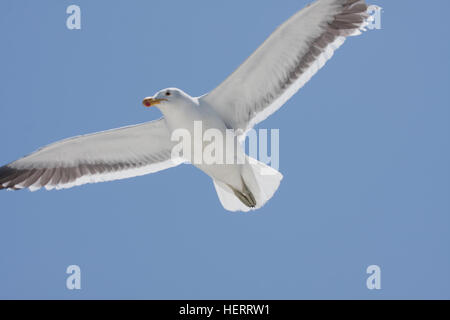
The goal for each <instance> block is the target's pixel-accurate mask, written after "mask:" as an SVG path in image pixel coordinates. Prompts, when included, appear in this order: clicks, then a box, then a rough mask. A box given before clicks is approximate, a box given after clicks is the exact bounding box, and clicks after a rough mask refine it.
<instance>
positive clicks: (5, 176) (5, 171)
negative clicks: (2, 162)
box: [0, 165, 17, 190]
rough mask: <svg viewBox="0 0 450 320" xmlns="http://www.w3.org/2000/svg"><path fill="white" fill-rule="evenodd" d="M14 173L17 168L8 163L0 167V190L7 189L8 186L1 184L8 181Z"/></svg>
mask: <svg viewBox="0 0 450 320" xmlns="http://www.w3.org/2000/svg"><path fill="white" fill-rule="evenodd" d="M16 174H17V169H14V168H11V167H10V166H8V165H6V166H3V167H0V190H3V189H8V187H4V186H3V184H5V183H7V182H9V181H10V180H11V178H13V177H14V176H15V175H16ZM11 189H13V188H11ZM13 190H14V189H13Z"/></svg>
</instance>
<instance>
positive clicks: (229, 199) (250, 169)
mask: <svg viewBox="0 0 450 320" xmlns="http://www.w3.org/2000/svg"><path fill="white" fill-rule="evenodd" d="M248 160H249V164H248V165H246V166H244V169H243V171H242V181H243V185H244V190H242V191H239V190H235V189H234V188H232V187H230V186H229V185H227V184H226V183H223V182H221V181H218V180H214V186H215V188H216V191H217V195H218V197H219V200H220V202H221V203H222V205H223V207H224V208H225V209H226V210H229V211H243V212H248V211H250V210H254V209H259V208H261V207H262V206H264V205H265V204H266V202H267V201H269V199H270V198H272V196H273V195H274V194H275V192H276V191H277V189H278V187H279V186H280V182H281V180H282V179H283V175H282V174H281V173H279V172H278V171H277V170H275V169H273V168H271V167H269V166H267V165H265V164H264V163H262V162H259V161H257V160H255V159H251V158H248Z"/></svg>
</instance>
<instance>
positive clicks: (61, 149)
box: [0, 119, 182, 191]
mask: <svg viewBox="0 0 450 320" xmlns="http://www.w3.org/2000/svg"><path fill="white" fill-rule="evenodd" d="M171 150H172V142H171V141H170V136H169V131H168V129H167V127H166V122H165V120H164V119H160V120H156V121H152V122H147V123H143V124H139V125H135V126H130V127H124V128H119V129H114V130H109V131H103V132H98V133H94V134H89V135H84V136H79V137H74V138H70V139H66V140H62V141H59V142H56V143H54V144H51V145H49V146H46V147H44V148H42V149H40V150H38V151H36V152H34V153H32V154H30V155H28V156H26V157H24V158H21V159H19V160H17V161H14V162H12V163H10V164H8V165H6V166H4V167H1V168H0V189H11V190H17V189H24V188H29V189H30V190H32V191H34V190H37V189H40V188H42V187H45V188H46V189H47V190H49V189H54V188H56V189H62V188H70V187H73V186H78V185H81V184H85V183H95V182H102V181H111V180H117V179H124V178H130V177H135V176H140V175H145V174H148V173H152V172H156V171H160V170H163V169H167V168H170V167H173V166H176V165H178V164H180V163H181V162H182V160H180V159H171Z"/></svg>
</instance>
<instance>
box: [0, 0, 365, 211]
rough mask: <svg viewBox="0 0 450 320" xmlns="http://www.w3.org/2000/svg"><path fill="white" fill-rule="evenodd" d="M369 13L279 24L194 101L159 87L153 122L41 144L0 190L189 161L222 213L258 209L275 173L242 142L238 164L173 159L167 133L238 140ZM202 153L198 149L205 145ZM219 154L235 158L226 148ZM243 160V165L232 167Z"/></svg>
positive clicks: (1, 176)
mask: <svg viewBox="0 0 450 320" xmlns="http://www.w3.org/2000/svg"><path fill="white" fill-rule="evenodd" d="M367 8H368V7H367V4H366V3H365V1H364V0H316V1H315V2H313V3H311V4H309V5H308V6H306V7H305V8H304V9H302V10H301V11H299V12H297V13H296V14H295V15H294V16H292V17H291V18H290V19H288V20H287V21H286V22H284V23H283V24H282V25H281V26H279V27H278V28H277V29H276V30H275V31H274V32H273V33H272V34H271V35H270V36H269V38H268V39H267V40H266V41H265V42H264V43H263V44H262V45H261V46H260V47H259V48H258V49H257V50H256V51H255V52H254V53H253V54H252V55H251V56H250V57H249V58H248V59H247V60H246V61H245V62H244V63H243V64H242V65H241V66H240V67H239V68H238V69H237V70H235V71H234V73H232V74H231V75H230V76H229V77H228V78H227V79H226V80H225V81H224V82H222V83H221V84H220V85H219V86H218V87H216V88H215V89H214V90H212V91H211V92H209V93H208V94H206V95H203V96H200V97H191V96H190V95H188V94H187V93H185V92H183V91H182V90H180V89H177V88H168V89H164V90H161V91H159V92H158V93H156V94H155V95H153V96H151V97H147V98H145V99H144V100H143V105H144V106H145V107H157V108H158V109H159V110H160V111H161V113H162V115H163V117H162V118H160V119H159V120H154V121H150V122H146V123H142V124H138V125H134V126H128V127H123V128H118V129H113V130H108V131H103V132H97V133H93V134H87V135H82V136H77V137H73V138H69V139H66V140H62V141H58V142H56V143H53V144H50V145H48V146H46V147H43V148H41V149H39V150H38V151H36V152H34V153H31V154H30V155H28V156H25V157H23V158H21V159H18V160H16V161H14V162H11V163H9V164H7V165H5V166H3V167H0V189H7V190H19V189H26V188H28V189H30V190H31V191H35V190H38V189H40V188H45V189H47V190H51V189H66V188H71V187H74V186H79V185H82V184H86V183H96V182H103V181H112V180H118V179H125V178H131V177H136V176H142V175H146V174H150V173H153V172H157V171H161V170H165V169H168V168H171V167H174V166H177V165H179V164H181V163H186V162H190V163H192V165H194V166H196V167H197V168H199V169H200V170H201V171H203V172H205V173H206V174H207V175H208V176H210V177H211V178H212V180H213V182H214V186H215V189H216V192H217V194H218V197H219V200H220V202H221V204H222V205H223V207H224V208H225V209H226V210H228V211H242V212H247V211H250V210H255V209H258V208H261V207H262V206H263V205H264V204H265V203H266V202H267V201H268V200H269V199H270V198H272V196H273V195H274V193H275V192H276V190H277V189H278V187H279V185H280V182H281V180H282V178H283V176H282V175H281V173H279V172H278V171H277V170H275V169H273V168H271V167H269V166H268V165H266V164H264V163H262V162H259V161H257V160H256V159H252V158H250V157H249V156H247V155H245V151H244V147H243V146H242V143H240V144H239V143H237V145H238V147H237V151H236V152H233V155H232V160H236V161H232V162H231V163H228V162H227V163H226V164H223V163H204V162H200V163H193V162H192V161H191V160H192V154H193V152H192V150H191V152H188V151H186V150H183V152H182V153H179V154H178V155H175V154H174V152H173V151H174V147H175V145H176V141H174V139H173V134H174V133H175V132H176V131H177V130H180V129H184V130H187V131H188V132H189V133H194V132H193V131H194V123H196V122H197V123H198V122H201V123H202V126H203V129H215V130H217V131H219V132H221V133H224V134H225V132H226V131H227V130H234V131H233V132H234V136H233V139H234V140H236V141H240V142H242V141H243V138H244V139H245V135H246V133H247V132H248V130H250V129H251V128H252V127H253V126H255V125H256V124H258V123H259V122H261V121H263V120H265V119H266V118H267V117H268V116H270V115H271V114H272V113H274V112H275V111H277V110H278V109H279V108H280V107H281V106H282V105H283V104H284V103H285V102H286V101H287V100H289V99H290V98H291V97H292V96H293V95H294V94H295V93H296V92H297V91H298V90H299V89H300V88H301V87H303V86H304V85H305V83H307V82H308V81H309V80H310V79H311V77H312V76H313V75H314V74H315V73H316V72H317V71H318V70H319V69H321V68H322V67H323V66H324V65H325V63H326V62H327V61H328V60H329V59H330V58H331V57H332V56H333V53H334V51H335V50H336V49H338V48H339V47H340V46H341V45H342V44H343V43H344V41H345V40H346V38H347V37H349V36H354V35H359V34H361V31H364V30H365V27H366V26H367V23H368V21H369V15H368V14H367ZM191 146H193V148H194V149H195V146H194V145H191ZM200 147H201V150H204V149H205V148H206V147H207V143H202V144H201V146H200ZM233 149H234V148H233ZM185 151H186V152H185ZM223 151H224V152H225V153H230V154H231V153H232V152H231V151H230V150H229V148H228V147H224V150H223ZM194 156H195V155H194ZM242 158H243V159H244V161H240V162H239V161H237V160H239V159H242Z"/></svg>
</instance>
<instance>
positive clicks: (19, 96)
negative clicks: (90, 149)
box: [0, 0, 450, 299]
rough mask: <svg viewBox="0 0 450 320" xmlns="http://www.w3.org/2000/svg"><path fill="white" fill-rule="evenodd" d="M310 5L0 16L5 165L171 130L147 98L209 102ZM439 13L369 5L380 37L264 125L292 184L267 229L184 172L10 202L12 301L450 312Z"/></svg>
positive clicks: (286, 183)
mask: <svg viewBox="0 0 450 320" xmlns="http://www.w3.org/2000/svg"><path fill="white" fill-rule="evenodd" d="M308 2H309V1H305V0H284V1H283V2H282V4H281V2H280V1H274V0H258V1H256V0H248V1H238V0H228V1H210V0H193V1H172V2H170V3H169V2H167V1H162V0H152V1H86V0H77V1H31V0H29V1H24V0H21V1H12V0H4V1H1V3H0V41H1V47H2V50H1V53H0V65H1V70H2V71H1V72H0V117H1V120H2V121H1V122H2V134H1V135H0V146H1V149H2V152H1V153H0V164H6V163H8V162H11V161H13V160H15V159H17V158H19V157H21V156H23V155H25V154H28V153H29V152H31V151H33V150H35V149H37V148H39V147H40V146H42V145H46V144H48V143H50V142H53V141H56V140H59V139H61V138H66V137H70V136H74V135H79V134H83V133H89V132H95V131H99V130H104V129H109V128H115V127H119V126H123V125H130V124H134V123H139V122H144V121H148V120H152V119H156V118H158V117H159V116H160V114H159V112H158V110H157V109H154V110H151V109H146V108H143V107H142V106H141V104H140V102H141V99H142V98H143V97H145V96H149V95H153V94H154V93H155V92H157V91H158V90H159V89H162V88H165V87H170V86H175V87H179V88H181V89H183V90H184V91H186V92H187V93H189V94H191V95H193V96H196V95H201V94H203V93H206V92H208V91H210V90H211V89H213V88H214V87H215V86H216V85H217V84H219V83H220V82H221V81H222V80H223V79H224V78H225V77H226V76H227V75H228V74H229V73H230V72H232V71H233V70H234V69H235V68H236V67H237V66H238V65H239V64H240V63H241V62H242V61H243V60H244V59H245V58H246V57H247V56H248V55H249V54H251V52H252V51H253V50H254V49H256V47H257V46H258V45H259V44H260V43H261V42H262V41H264V39H265V38H266V37H267V36H268V35H269V34H270V33H271V32H272V31H273V30H274V28H275V27H276V26H278V25H279V24H280V23H282V22H283V21H284V20H286V19H287V18H288V17H290V16H291V15H292V14H294V13H295V12H296V11H297V10H299V9H301V8H302V7H304V6H305V5H306V4H307V3H308ZM435 2H436V3H437V5H436V6H435V8H439V9H433V11H432V12H431V11H427V10H424V6H423V3H422V2H420V1H408V2H407V1H386V0H374V1H373V3H375V4H378V5H380V6H382V7H383V8H384V11H383V15H382V29H381V30H373V31H370V32H367V33H365V34H364V35H363V36H361V37H357V38H352V39H349V41H348V42H346V44H345V45H344V46H343V47H342V48H341V49H339V50H338V52H337V53H336V54H335V56H334V57H333V59H332V60H331V61H330V62H329V63H328V64H327V65H326V67H325V68H324V69H322V70H321V71H320V72H319V73H318V74H317V75H316V76H315V77H314V78H313V79H312V81H310V82H309V83H308V84H307V85H306V86H305V87H304V88H303V89H302V90H301V91H300V92H299V93H298V94H297V95H296V96H295V97H294V98H293V99H291V100H290V101H289V102H288V103H287V104H286V105H285V106H284V107H283V108H282V109H281V110H280V111H278V112H277V113H276V114H274V115H273V116H272V117H270V118H269V119H267V120H266V121H265V122H263V123H261V124H260V125H259V126H258V127H259V128H267V129H271V128H276V129H280V171H281V172H282V173H283V174H284V180H283V182H282V184H281V187H280V189H279V190H278V192H277V194H276V195H275V197H274V198H273V199H272V200H271V201H270V202H269V203H268V204H267V205H266V206H265V207H264V208H263V209H261V210H259V211H257V212H255V213H251V214H230V213H228V212H226V211H224V210H223V209H222V206H221V205H220V203H219V201H218V199H217V196H216V193H215V190H214V187H213V185H212V182H211V181H210V179H209V178H208V177H207V176H206V175H204V174H203V173H202V172H200V171H198V170H197V169H195V168H193V167H190V166H187V165H183V166H180V167H177V168H175V169H170V170H167V171H163V172H159V173H156V174H153V175H149V176H144V177H139V178H135V179H130V180H124V181H117V182H112V183H103V184H96V185H87V186H82V187H79V188H74V189H70V190H64V191H56V192H44V191H39V192H35V193H31V192H28V191H21V192H0V252H1V254H0V298H42V299H46V298H60V299H80V298H85V299H92V298H106V299H108V298H114V299H117V298H126V299H131V298H138V299H172V298H177V299H227V298H234V299H317V298H319V299H320V298H325V299H329V298H338V299H351V298H359V299H394V298H440V299H442V298H447V299H449V298H450V274H449V272H448V270H450V248H449V247H450V232H449V231H450V230H449V229H450V199H449V194H450V170H449V169H450V165H449V164H450V143H449V142H450V127H449V121H450V110H449V107H450V103H449V102H450V91H449V90H448V84H449V82H450V72H449V71H450V68H449V67H450V62H449V59H448V57H449V54H450V43H449V42H448V41H446V39H447V38H448V23H447V12H448V11H449V9H450V3H449V2H448V1H445V0H436V1H435ZM71 4H77V5H79V6H80V7H81V12H82V29H81V30H72V31H71V30H68V29H67V28H66V18H67V14H66V13H65V11H66V8H67V6H69V5H71ZM73 264H75V265H79V266H80V268H81V272H82V289H81V290H78V291H77V290H73V291H69V290H67V289H66V286H65V283H66V278H67V276H68V275H67V274H66V273H65V270H66V268H67V266H69V265H73ZM369 265H379V266H380V267H381V272H382V278H381V279H382V289H381V290H368V289H367V288H366V278H367V277H368V275H367V274H366V268H367V267H368V266H369Z"/></svg>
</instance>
